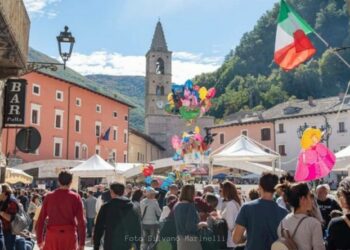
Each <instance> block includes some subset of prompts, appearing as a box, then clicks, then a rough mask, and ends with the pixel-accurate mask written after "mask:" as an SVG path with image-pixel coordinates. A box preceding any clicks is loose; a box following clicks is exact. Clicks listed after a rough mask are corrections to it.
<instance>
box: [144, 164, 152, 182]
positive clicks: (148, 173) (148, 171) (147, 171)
mask: <svg viewBox="0 0 350 250" xmlns="http://www.w3.org/2000/svg"><path fill="white" fill-rule="evenodd" d="M141 172H142V174H143V176H144V177H145V183H146V184H148V185H150V184H151V182H152V175H153V173H154V166H153V165H152V164H148V165H143V166H142V169H141Z"/></svg>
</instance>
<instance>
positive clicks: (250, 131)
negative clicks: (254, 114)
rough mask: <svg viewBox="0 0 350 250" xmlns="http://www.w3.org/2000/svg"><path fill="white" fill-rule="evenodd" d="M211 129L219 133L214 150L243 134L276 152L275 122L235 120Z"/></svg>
mask: <svg viewBox="0 0 350 250" xmlns="http://www.w3.org/2000/svg"><path fill="white" fill-rule="evenodd" d="M211 128H212V129H211V132H212V133H213V134H214V133H217V136H215V139H214V142H213V144H212V149H213V150H215V149H217V148H219V147H221V146H223V145H224V144H226V143H228V142H229V141H231V140H233V139H234V138H236V137H238V136H239V135H241V134H243V135H246V136H248V137H249V138H252V139H253V140H255V141H257V142H259V143H261V144H262V145H264V146H266V147H268V148H270V149H272V150H275V132H274V131H275V129H274V123H273V121H268V120H260V119H257V120H253V121H238V120H235V121H231V122H228V123H224V124H221V125H217V126H213V127H211Z"/></svg>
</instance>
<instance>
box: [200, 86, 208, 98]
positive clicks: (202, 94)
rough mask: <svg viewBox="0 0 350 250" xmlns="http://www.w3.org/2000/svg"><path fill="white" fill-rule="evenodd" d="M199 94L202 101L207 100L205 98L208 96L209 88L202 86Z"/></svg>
mask: <svg viewBox="0 0 350 250" xmlns="http://www.w3.org/2000/svg"><path fill="white" fill-rule="evenodd" d="M198 94H199V98H200V99H201V100H202V101H203V100H205V99H206V98H207V94H208V90H207V88H206V87H201V88H200V89H199V92H198Z"/></svg>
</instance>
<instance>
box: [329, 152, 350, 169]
mask: <svg viewBox="0 0 350 250" xmlns="http://www.w3.org/2000/svg"><path fill="white" fill-rule="evenodd" d="M335 157H336V159H337V160H336V163H335V166H334V168H333V170H332V171H349V172H350V145H349V146H347V147H346V148H344V149H342V150H340V151H339V152H337V153H336V154H335Z"/></svg>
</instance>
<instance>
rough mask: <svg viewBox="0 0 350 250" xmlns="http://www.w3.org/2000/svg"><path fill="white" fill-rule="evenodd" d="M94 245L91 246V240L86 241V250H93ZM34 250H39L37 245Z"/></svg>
mask: <svg viewBox="0 0 350 250" xmlns="http://www.w3.org/2000/svg"><path fill="white" fill-rule="evenodd" d="M92 249H93V247H92V244H91V239H90V238H89V239H86V244H85V250H92ZM34 250H39V247H38V246H37V245H35V247H34Z"/></svg>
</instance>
